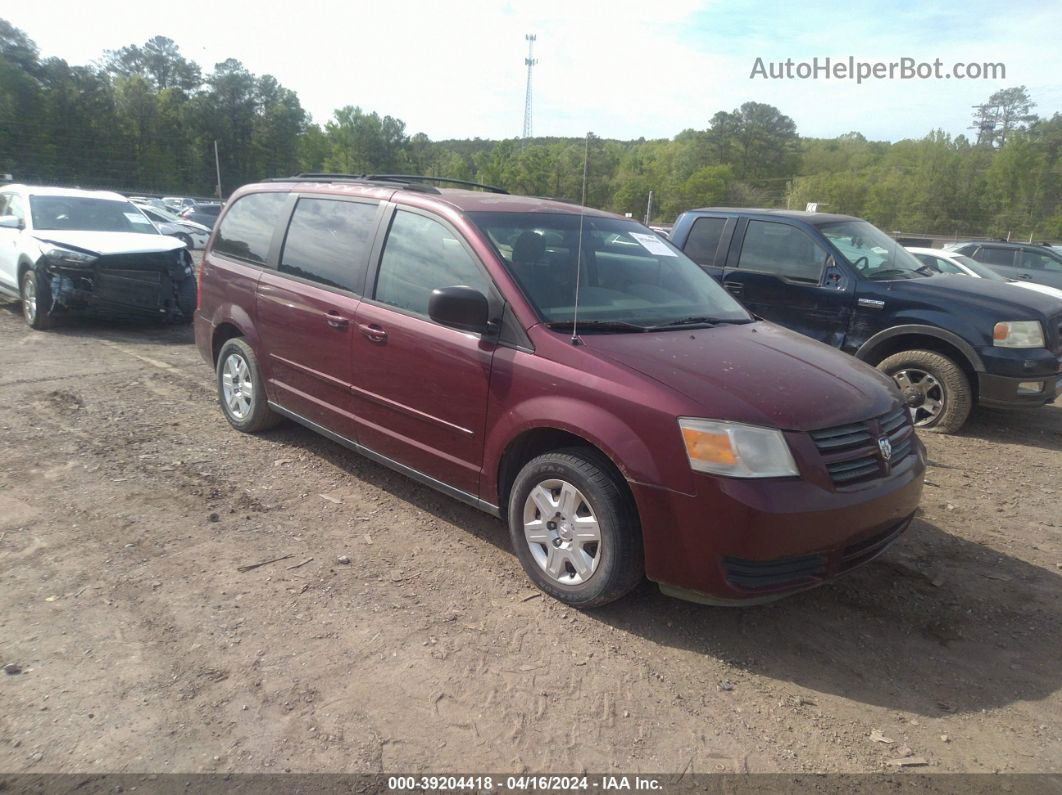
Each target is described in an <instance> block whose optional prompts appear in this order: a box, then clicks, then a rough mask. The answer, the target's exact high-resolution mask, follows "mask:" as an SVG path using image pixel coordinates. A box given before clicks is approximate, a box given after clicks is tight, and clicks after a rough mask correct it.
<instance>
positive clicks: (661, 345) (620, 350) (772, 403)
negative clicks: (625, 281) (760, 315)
mask: <svg viewBox="0 0 1062 795" xmlns="http://www.w3.org/2000/svg"><path fill="white" fill-rule="evenodd" d="M581 339H582V341H583V343H584V344H585V345H586V346H587V348H588V349H590V350H591V351H593V352H595V353H596V354H598V355H600V356H603V357H605V358H607V359H609V360H611V361H612V362H614V363H616V364H619V365H622V366H624V367H627V368H629V369H631V370H635V371H637V372H639V373H642V374H643V375H646V376H649V377H650V378H653V379H654V380H656V381H659V382H660V383H662V384H666V385H667V386H669V387H671V388H672V389H674V390H676V391H677V392H680V393H682V394H683V395H685V396H686V397H688V398H690V399H692V400H693V401H694V402H695V403H697V404H698V406H697V408H696V409H695V410H696V413H697V415H698V416H702V417H705V418H707V419H723V420H732V421H736V422H746V423H750V424H753V425H762V426H767V427H772V428H781V429H783V430H793V431H807V430H816V429H819V428H829V427H832V426H835V425H844V424H846V423H849V422H858V421H860V420H866V419H870V418H871V417H876V416H879V415H881V414H885V413H887V412H889V411H891V410H894V409H896V408H898V407H899V406H900V405H901V403H900V396H899V392H898V390H897V389H896V387H895V385H894V384H893V382H892V379H890V378H888V377H887V376H885V375H883V374H881V373H879V372H878V371H877V370H875V369H874V368H873V367H870V366H869V365H866V364H863V363H862V362H860V361H859V360H858V359H856V358H855V357H853V356H849V355H848V354H845V353H841V352H840V351H838V350H835V349H834V348H831V347H830V346H828V345H824V344H822V343H820V342H816V341H815V340H812V339H809V338H808V337H804V336H802V335H800V334H796V333H794V332H791V331H787V330H786V329H783V328H781V327H780V326H775V325H773V324H771V323H765V322H757V323H748V324H744V325H720V326H715V327H713V328H707V329H696V330H682V331H678V330H675V331H659V332H651V333H646V334H637V333H635V334H585V335H582V337H581Z"/></svg>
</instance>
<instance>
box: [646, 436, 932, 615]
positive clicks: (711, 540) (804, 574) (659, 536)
mask: <svg viewBox="0 0 1062 795" xmlns="http://www.w3.org/2000/svg"><path fill="white" fill-rule="evenodd" d="M915 445H916V450H915V453H914V454H913V455H910V456H908V457H907V458H906V459H905V460H904V461H903V462H902V463H901V464H899V465H897V466H896V467H895V469H894V470H893V471H892V472H891V473H890V475H889V476H888V477H885V478H881V479H879V480H875V481H871V482H868V483H866V484H863V485H862V486H861V487H859V488H853V489H846V490H843V491H841V490H830V489H824V488H822V487H821V486H819V485H817V484H813V483H809V482H808V481H806V480H796V479H794V480H760V481H756V480H737V479H730V478H714V477H709V476H706V477H704V478H703V479H702V480H701V483H700V486H701V487H700V489H699V493H698V494H696V495H687V494H680V493H678V492H674V491H670V490H667V489H664V488H660V487H655V486H647V485H644V484H632V489H633V490H634V492H635V499H636V501H637V503H638V509H639V514H640V518H641V521H642V532H643V536H644V539H645V564H646V574H647V576H648V577H649V579H651V580H654V581H656V582H658V583H659V584H660V586H661V589H662V590H663V591H664V592H665V593H670V594H673V595H676V596H680V597H683V598H687V599H694V600H696V601H702V602H708V603H711V604H754V603H757V602H763V601H769V600H771V599H776V598H779V597H780V596H784V595H786V594H789V593H793V592H795V591H799V590H804V589H806V588H810V587H813V586H815V585H819V584H821V583H823V582H825V581H827V580H829V579H830V578H832V577H835V576H837V575H840V574H843V573H845V572H847V571H851V570H852V569H854V568H856V567H857V566H860V565H862V564H864V563H866V562H868V561H870V560H872V559H873V558H874V557H876V556H877V555H878V554H880V553H881V552H882V551H884V550H885V549H886V548H887V547H888V546H889V545H890V544H891V543H892V542H893V541H895V540H896V539H897V538H899V536H900V535H901V534H902V533H903V532H904V530H906V529H907V526H908V525H909V524H910V521H911V518H912V517H913V516H914V513H915V510H916V509H917V508H918V502H919V500H920V499H921V495H922V486H923V475H924V472H925V448H924V447H923V446H922V443H921V442H918V441H916V443H915Z"/></svg>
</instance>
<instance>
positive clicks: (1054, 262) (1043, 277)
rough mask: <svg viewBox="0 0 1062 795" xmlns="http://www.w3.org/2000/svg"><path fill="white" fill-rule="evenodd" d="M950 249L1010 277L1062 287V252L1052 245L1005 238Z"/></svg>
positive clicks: (950, 246) (974, 242) (966, 243)
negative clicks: (1010, 241) (1016, 241)
mask: <svg viewBox="0 0 1062 795" xmlns="http://www.w3.org/2000/svg"><path fill="white" fill-rule="evenodd" d="M947 249H948V250H949V251H954V252H956V253H958V254H965V255H966V256H967V257H970V258H971V259H975V260H977V261H978V262H983V263H984V264H985V265H987V266H988V267H990V268H991V269H992V270H994V271H995V272H996V273H998V274H999V275H1000V276H1005V277H1006V278H1008V279H1021V280H1023V281H1027V282H1036V283H1037V284H1046V285H1047V286H1048V287H1056V288H1058V289H1060V290H1062V254H1059V253H1058V252H1057V251H1055V250H1054V249H1053V248H1051V246H1048V245H1037V244H1036V243H1008V242H1006V241H1005V240H970V241H966V242H959V243H951V244H949V245H948V246H947Z"/></svg>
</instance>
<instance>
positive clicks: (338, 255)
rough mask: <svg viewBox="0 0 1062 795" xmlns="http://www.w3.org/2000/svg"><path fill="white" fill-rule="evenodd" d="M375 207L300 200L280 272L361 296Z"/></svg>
mask: <svg viewBox="0 0 1062 795" xmlns="http://www.w3.org/2000/svg"><path fill="white" fill-rule="evenodd" d="M376 211H377V205H376V204H365V203H360V202H349V201H336V200H332V199H305V198H304V199H299V203H298V204H297V205H295V213H294V215H292V218H291V225H290V226H289V227H288V236H287V240H285V241H284V253H283V255H281V257H280V272H281V273H287V274H290V275H292V276H298V277H300V278H303V279H309V280H310V281H313V282H318V283H319V284H324V285H327V286H329V287H339V288H341V289H343V290H350V291H352V292H361V286H362V279H363V277H364V274H365V265H366V263H367V262H368V259H369V246H370V245H371V244H372V233H373V228H374V226H375V221H376Z"/></svg>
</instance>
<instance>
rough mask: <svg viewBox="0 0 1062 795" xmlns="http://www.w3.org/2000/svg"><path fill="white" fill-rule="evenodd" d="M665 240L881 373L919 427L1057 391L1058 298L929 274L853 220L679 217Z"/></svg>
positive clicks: (800, 215) (1061, 349)
mask: <svg viewBox="0 0 1062 795" xmlns="http://www.w3.org/2000/svg"><path fill="white" fill-rule="evenodd" d="M671 241H672V243H674V244H675V245H676V246H677V247H678V248H680V249H682V250H683V251H684V252H685V254H686V255H687V256H688V257H690V258H691V259H692V260H693V261H694V262H696V263H698V264H699V265H700V266H701V267H702V268H704V270H705V271H707V272H708V273H710V274H711V275H712V276H714V277H715V278H716V279H718V280H719V281H720V282H722V284H723V286H724V287H725V288H726V289H727V290H729V291H730V292H731V293H732V294H733V295H734V296H735V297H737V298H738V299H739V300H740V301H741V302H742V303H744V304H745V306H746V307H747V308H748V309H749V310H750V311H751V312H753V313H755V314H757V315H759V316H760V317H762V318H764V319H766V320H770V321H772V322H774V323H777V324H778V325H780V326H785V327H786V328H789V329H792V330H794V331H798V332H800V333H802V334H806V335H808V336H809V337H814V338H815V339H817V340H819V341H821V342H825V343H827V344H829V345H832V346H833V347H835V348H840V349H841V350H843V351H846V352H848V353H851V354H853V355H854V356H856V357H858V358H860V359H862V360H863V361H866V362H868V363H870V364H873V365H875V366H877V367H878V368H879V369H881V370H883V371H884V372H886V373H889V374H890V375H892V376H893V378H895V379H896V382H897V384H898V385H899V387H900V389H901V390H902V392H903V393H904V397H905V399H906V401H907V405H908V407H909V408H910V410H911V415H912V419H913V420H914V422H915V424H916V425H918V426H919V427H921V428H926V429H929V428H932V429H935V430H938V431H943V432H946V433H951V432H954V431H957V430H958V429H959V428H960V427H962V424H963V423H964V422H965V421H966V418H967V416H968V415H969V413H970V409H971V407H972V406H973V404H974V403H975V402H977V403H979V404H981V405H984V406H991V407H994V408H1029V407H1037V406H1042V405H1045V404H1047V403H1050V402H1052V401H1053V400H1054V399H1055V397H1056V396H1057V395H1058V394H1059V392H1060V391H1062V301H1059V300H1058V299H1056V298H1054V297H1052V296H1048V295H1039V294H1037V293H1035V292H1032V291H1030V290H1022V289H1020V288H1018V287H1015V286H1014V285H1011V284H1006V283H1002V282H996V281H990V280H988V279H971V278H970V277H968V276H959V275H948V274H937V273H936V272H935V271H933V270H932V269H930V268H928V267H927V266H925V265H923V264H922V263H921V262H919V261H918V260H917V259H915V258H914V257H913V256H912V255H910V254H908V253H907V251H905V250H904V248H903V247H902V246H900V245H899V244H898V243H896V241H894V240H893V239H892V238H890V237H889V236H888V235H886V234H885V233H884V232H882V231H881V230H880V229H878V228H877V227H875V226H873V225H872V224H870V223H868V222H866V221H864V220H862V219H859V218H853V217H851V216H847V215H832V214H826V213H806V212H795V211H788V210H745V209H703V210H690V211H688V212H685V213H683V214H682V215H680V216H679V218H678V219H677V220H676V221H675V225H674V228H673V229H672V230H671Z"/></svg>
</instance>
